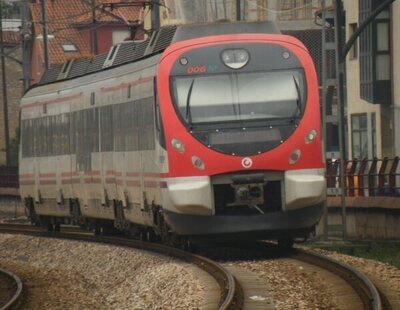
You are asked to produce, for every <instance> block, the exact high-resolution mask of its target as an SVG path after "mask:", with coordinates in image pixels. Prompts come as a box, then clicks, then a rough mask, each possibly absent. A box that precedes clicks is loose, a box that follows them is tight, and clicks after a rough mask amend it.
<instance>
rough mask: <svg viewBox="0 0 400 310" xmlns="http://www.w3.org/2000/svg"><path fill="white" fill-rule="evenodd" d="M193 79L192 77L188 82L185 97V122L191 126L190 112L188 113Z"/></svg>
mask: <svg viewBox="0 0 400 310" xmlns="http://www.w3.org/2000/svg"><path fill="white" fill-rule="evenodd" d="M194 81H195V79H193V80H192V82H191V83H190V86H189V91H188V95H187V98H186V122H187V123H188V124H189V126H192V113H190V98H191V97H192V90H193V85H194Z"/></svg>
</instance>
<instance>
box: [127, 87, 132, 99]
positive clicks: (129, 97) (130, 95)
mask: <svg viewBox="0 0 400 310" xmlns="http://www.w3.org/2000/svg"><path fill="white" fill-rule="evenodd" d="M131 97H132V85H131V84H129V85H128V89H127V98H128V99H131Z"/></svg>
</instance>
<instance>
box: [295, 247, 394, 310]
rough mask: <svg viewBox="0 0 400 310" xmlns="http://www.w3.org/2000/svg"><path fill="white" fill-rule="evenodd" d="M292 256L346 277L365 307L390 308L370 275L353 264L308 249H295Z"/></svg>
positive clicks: (375, 309) (376, 309)
mask: <svg viewBox="0 0 400 310" xmlns="http://www.w3.org/2000/svg"><path fill="white" fill-rule="evenodd" d="M291 257H292V258H294V259H297V260H301V261H303V262H306V263H310V264H312V265H316V266H319V267H321V268H324V269H326V270H328V271H330V272H332V273H334V274H336V275H338V276H340V277H341V278H342V279H344V280H345V281H346V282H347V283H348V284H350V285H351V287H353V289H354V290H355V291H356V292H357V294H358V296H359V297H360V299H361V301H362V302H363V304H364V309H374V310H379V309H390V305H389V303H388V301H387V300H386V298H385V296H384V295H383V294H381V293H380V292H379V291H378V289H377V288H376V287H375V285H374V284H373V283H372V281H371V280H370V279H368V277H367V276H366V275H365V274H364V273H362V272H360V271H359V270H357V269H355V268H353V267H352V266H350V265H348V264H346V263H343V262H339V261H337V260H334V259H332V258H329V257H327V256H323V255H319V254H316V253H311V252H308V251H304V250H300V249H293V252H292V254H291Z"/></svg>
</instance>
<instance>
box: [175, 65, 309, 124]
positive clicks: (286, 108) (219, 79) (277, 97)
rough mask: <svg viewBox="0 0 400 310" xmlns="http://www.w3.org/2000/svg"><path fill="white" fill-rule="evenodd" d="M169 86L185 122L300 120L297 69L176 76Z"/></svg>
mask: <svg viewBox="0 0 400 310" xmlns="http://www.w3.org/2000/svg"><path fill="white" fill-rule="evenodd" d="M172 87H173V93H174V101H175V104H176V106H177V109H178V110H179V112H180V113H181V116H182V118H183V119H184V120H186V122H188V123H213V122H224V121H241V122H242V121H251V120H259V119H261V120H269V119H289V118H294V117H300V116H301V114H302V111H304V103H305V98H306V96H305V94H306V86H305V82H304V73H303V72H302V71H300V70H293V71H274V72H243V73H230V74H219V75H209V76H196V77H176V78H173V79H172ZM221 89H224V90H225V91H224V92H221ZM205 95H206V96H207V100H204V96H205Z"/></svg>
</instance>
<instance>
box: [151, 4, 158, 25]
mask: <svg viewBox="0 0 400 310" xmlns="http://www.w3.org/2000/svg"><path fill="white" fill-rule="evenodd" d="M151 28H152V30H153V31H154V30H157V29H159V28H160V0H153V2H152V5H151Z"/></svg>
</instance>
